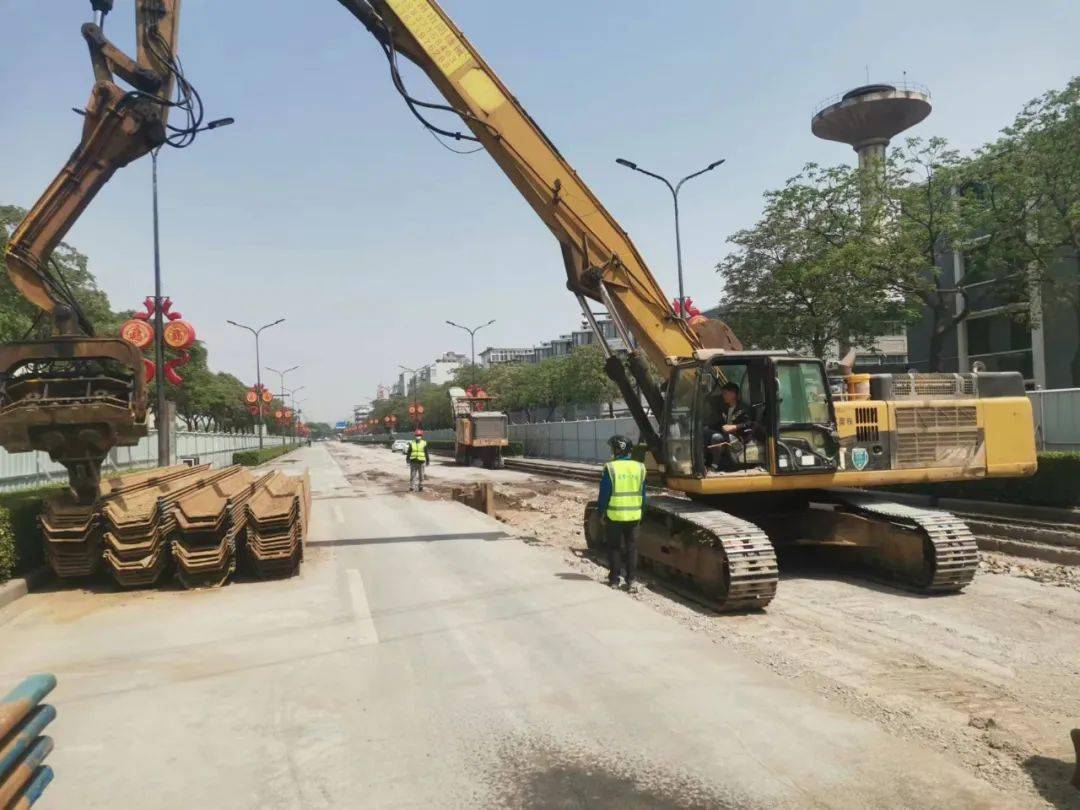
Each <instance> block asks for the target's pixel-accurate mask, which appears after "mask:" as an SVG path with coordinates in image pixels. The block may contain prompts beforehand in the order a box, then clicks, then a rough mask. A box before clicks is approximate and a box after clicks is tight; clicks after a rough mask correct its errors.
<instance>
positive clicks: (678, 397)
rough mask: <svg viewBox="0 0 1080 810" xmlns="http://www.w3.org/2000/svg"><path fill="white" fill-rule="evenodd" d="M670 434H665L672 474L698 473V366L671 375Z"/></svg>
mask: <svg viewBox="0 0 1080 810" xmlns="http://www.w3.org/2000/svg"><path fill="white" fill-rule="evenodd" d="M668 391H669V397H668V401H669V403H670V404H669V406H668V407H669V409H670V410H669V412H668V420H667V435H666V436H665V437H664V439H665V441H664V449H665V455H666V459H665V461H666V467H667V471H668V474H669V475H683V476H690V475H693V474H694V432H695V431H694V400H695V398H696V396H697V368H696V367H688V368H681V369H677V370H676V371H675V373H674V374H673V375H672V377H671V383H670V385H669V388H668Z"/></svg>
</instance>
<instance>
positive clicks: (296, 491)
mask: <svg viewBox="0 0 1080 810" xmlns="http://www.w3.org/2000/svg"><path fill="white" fill-rule="evenodd" d="M310 510H311V482H310V480H309V478H308V476H307V474H306V473H305V475H304V476H303V477H293V476H289V475H285V474H284V473H281V472H275V473H273V474H271V475H269V476H267V477H266V478H265V479H263V480H262V481H260V482H259V485H258V486H257V487H256V488H255V494H254V495H252V496H251V500H249V501H248V504H247V544H246V555H245V557H246V561H247V562H248V563H249V565H250V566H251V569H252V570H253V571H254V573H255V574H256V575H258V576H259V577H262V578H263V579H267V578H271V577H287V576H292V575H293V574H295V573H296V570H297V568H298V567H299V565H300V561H301V560H302V559H303V556H304V538H305V537H306V536H307V523H308V513H309V511H310Z"/></svg>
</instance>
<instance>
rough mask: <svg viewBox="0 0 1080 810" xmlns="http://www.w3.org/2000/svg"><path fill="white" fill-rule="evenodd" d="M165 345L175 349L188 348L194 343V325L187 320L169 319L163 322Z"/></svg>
mask: <svg viewBox="0 0 1080 810" xmlns="http://www.w3.org/2000/svg"><path fill="white" fill-rule="evenodd" d="M164 338H165V345H166V346H168V347H169V348H171V349H176V350H177V351H183V350H184V349H190V348H191V347H192V346H193V345H194V344H195V327H194V326H192V325H191V324H190V323H188V322H187V321H180V320H176V321H169V322H168V323H167V324H165V331H164Z"/></svg>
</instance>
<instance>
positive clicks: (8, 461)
mask: <svg viewBox="0 0 1080 810" xmlns="http://www.w3.org/2000/svg"><path fill="white" fill-rule="evenodd" d="M285 440H286V437H281V436H266V437H264V439H263V441H264V445H265V446H266V447H275V446H278V445H281V444H283V443H284V442H285ZM258 446H259V437H258V436H255V435H251V434H236V433H194V432H189V431H184V430H180V431H177V432H176V433H175V434H174V435H173V461H174V462H178V461H180V460H181V459H183V458H198V460H199V463H200V464H211V465H213V466H214V467H218V468H220V467H227V466H229V465H230V464H232V457H233V453H235V452H236V451H238V450H254V449H256V448H258ZM155 464H157V433H156V432H154V431H150V435H149V436H144V437H143V438H141V439H140V440H139V443H138V444H136V445H134V446H132V447H114V448H113V449H112V450H111V451H110V452H109V455H108V456H107V457H106V459H105V463H104V464H103V465H102V472H103V473H105V474H107V473H110V472H122V471H127V470H135V469H139V468H140V467H153V466H154V465H155ZM66 481H67V471H66V470H65V469H64V468H63V466H61V465H60V464H57V463H56V462H54V461H51V460H50V459H49V456H48V454H46V453H14V454H13V453H8V452H6V451H4V450H0V492H13V491H15V490H19V489H29V488H32V487H39V486H46V485H48V484H60V483H65V482H66Z"/></svg>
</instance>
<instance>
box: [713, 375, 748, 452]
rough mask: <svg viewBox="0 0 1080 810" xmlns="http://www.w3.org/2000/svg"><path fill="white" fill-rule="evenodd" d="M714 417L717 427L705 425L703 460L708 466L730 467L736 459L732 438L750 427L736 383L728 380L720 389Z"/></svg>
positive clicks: (746, 410)
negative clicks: (718, 402)
mask: <svg viewBox="0 0 1080 810" xmlns="http://www.w3.org/2000/svg"><path fill="white" fill-rule="evenodd" d="M718 410H719V413H718V414H717V417H716V424H717V425H718V427H706V428H705V431H704V434H705V460H706V462H708V464H709V466H710V467H718V468H720V469H732V468H734V467H735V465H736V463H737V462H736V459H735V456H734V453H733V452H732V439H734V438H736V437H738V435H739V434H740V433H742V432H744V431H746V430H749V429H750V428H751V427H752V422H753V417H752V416H751V415H750V409H749V408H748V407H747V406H746V405H745V404H743V402H742V397H741V391H740V390H739V386H738V384H737V383H733V382H728V383H725V384H724V386H723V387H722V388H721V389H720V407H719V409H718Z"/></svg>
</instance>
